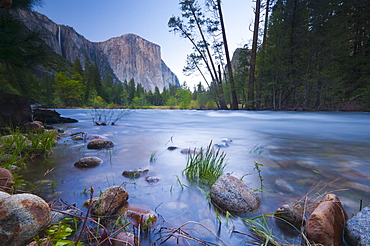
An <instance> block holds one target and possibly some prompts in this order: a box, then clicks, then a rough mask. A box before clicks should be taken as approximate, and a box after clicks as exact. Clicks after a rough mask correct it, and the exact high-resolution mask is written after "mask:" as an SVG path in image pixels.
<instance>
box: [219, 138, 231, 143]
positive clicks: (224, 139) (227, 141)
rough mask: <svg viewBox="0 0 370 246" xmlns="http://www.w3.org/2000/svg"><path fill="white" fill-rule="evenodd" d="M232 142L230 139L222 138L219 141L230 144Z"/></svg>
mask: <svg viewBox="0 0 370 246" xmlns="http://www.w3.org/2000/svg"><path fill="white" fill-rule="evenodd" d="M232 141H233V140H232V139H230V138H223V139H221V142H225V143H231V142H232Z"/></svg>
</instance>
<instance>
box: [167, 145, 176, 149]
mask: <svg viewBox="0 0 370 246" xmlns="http://www.w3.org/2000/svg"><path fill="white" fill-rule="evenodd" d="M167 149H168V150H175V149H177V147H176V146H168V148H167Z"/></svg>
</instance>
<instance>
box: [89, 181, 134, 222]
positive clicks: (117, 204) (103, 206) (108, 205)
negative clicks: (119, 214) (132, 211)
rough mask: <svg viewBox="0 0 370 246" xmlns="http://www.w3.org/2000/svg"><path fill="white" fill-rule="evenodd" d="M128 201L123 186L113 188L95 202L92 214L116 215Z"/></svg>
mask: <svg viewBox="0 0 370 246" xmlns="http://www.w3.org/2000/svg"><path fill="white" fill-rule="evenodd" d="M127 200H128V193H127V191H126V190H125V189H124V188H122V187H121V186H111V187H109V188H108V189H107V190H106V191H104V192H103V194H102V195H101V196H100V197H99V198H97V199H94V200H93V204H91V206H92V207H91V214H93V215H101V216H108V215H111V214H113V213H115V212H116V211H117V210H118V209H119V208H121V207H122V206H123V205H124V204H125V202H126V201H127Z"/></svg>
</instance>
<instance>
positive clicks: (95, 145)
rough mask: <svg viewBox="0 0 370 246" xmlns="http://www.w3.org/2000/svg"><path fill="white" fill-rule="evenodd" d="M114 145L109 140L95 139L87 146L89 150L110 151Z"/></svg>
mask: <svg viewBox="0 0 370 246" xmlns="http://www.w3.org/2000/svg"><path fill="white" fill-rule="evenodd" d="M113 146H114V144H113V142H112V141H110V140H107V139H101V138H98V139H93V140H91V141H90V142H89V143H88V144H87V148H88V149H108V148H113Z"/></svg>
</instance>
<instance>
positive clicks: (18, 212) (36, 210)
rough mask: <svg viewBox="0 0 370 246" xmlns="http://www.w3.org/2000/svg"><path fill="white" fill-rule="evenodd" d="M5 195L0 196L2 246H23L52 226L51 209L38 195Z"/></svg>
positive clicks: (0, 238)
mask: <svg viewBox="0 0 370 246" xmlns="http://www.w3.org/2000/svg"><path fill="white" fill-rule="evenodd" d="M0 193H2V192H0ZM5 194H6V195H0V197H1V198H0V242H1V245H12V246H23V245H25V244H26V243H27V242H29V241H30V240H31V239H32V238H34V237H35V236H36V235H37V234H38V233H39V232H40V231H41V230H43V229H44V228H46V227H48V226H49V225H50V222H51V213H50V208H49V206H48V204H47V203H46V202H45V201H44V200H43V199H42V198H40V197H38V196H36V195H32V194H16V195H12V196H11V195H9V194H7V193H5Z"/></svg>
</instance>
